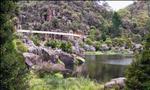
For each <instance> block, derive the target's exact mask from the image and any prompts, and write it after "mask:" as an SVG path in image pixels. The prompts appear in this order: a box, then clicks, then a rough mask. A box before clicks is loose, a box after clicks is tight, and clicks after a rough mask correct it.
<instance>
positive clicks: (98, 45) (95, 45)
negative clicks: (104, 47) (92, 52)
mask: <svg viewBox="0 0 150 90" xmlns="http://www.w3.org/2000/svg"><path fill="white" fill-rule="evenodd" d="M100 46H101V42H99V41H95V42H94V47H95V49H96V51H98V50H100Z"/></svg>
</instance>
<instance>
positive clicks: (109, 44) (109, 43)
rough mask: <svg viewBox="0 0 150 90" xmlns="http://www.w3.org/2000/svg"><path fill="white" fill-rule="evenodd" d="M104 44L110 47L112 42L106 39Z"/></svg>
mask: <svg viewBox="0 0 150 90" xmlns="http://www.w3.org/2000/svg"><path fill="white" fill-rule="evenodd" d="M105 43H106V44H107V45H108V46H112V40H111V39H110V38H107V39H106V41H105Z"/></svg>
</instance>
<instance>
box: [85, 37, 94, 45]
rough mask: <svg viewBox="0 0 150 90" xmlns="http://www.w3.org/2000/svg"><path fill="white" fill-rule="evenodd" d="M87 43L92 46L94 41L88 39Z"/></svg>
mask: <svg viewBox="0 0 150 90" xmlns="http://www.w3.org/2000/svg"><path fill="white" fill-rule="evenodd" d="M85 43H87V44H88V45H92V44H93V41H92V40H91V39H90V38H86V39H85Z"/></svg>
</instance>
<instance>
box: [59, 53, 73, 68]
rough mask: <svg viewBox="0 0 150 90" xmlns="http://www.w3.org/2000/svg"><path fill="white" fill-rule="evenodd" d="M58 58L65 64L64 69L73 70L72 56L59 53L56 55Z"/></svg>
mask: <svg viewBox="0 0 150 90" xmlns="http://www.w3.org/2000/svg"><path fill="white" fill-rule="evenodd" d="M58 56H59V59H60V60H61V61H62V62H63V63H64V64H65V67H66V68H67V69H71V70H73V66H74V58H73V56H72V55H70V54H67V53H65V52H61V53H59V54H58Z"/></svg>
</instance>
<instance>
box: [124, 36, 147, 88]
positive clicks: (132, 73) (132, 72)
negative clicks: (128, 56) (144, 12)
mask: <svg viewBox="0 0 150 90" xmlns="http://www.w3.org/2000/svg"><path fill="white" fill-rule="evenodd" d="M126 78H127V82H126V86H127V87H126V88H127V90H150V34H149V35H148V37H147V39H146V43H145V45H144V50H143V51H142V52H141V54H139V55H137V57H136V59H135V60H134V61H133V63H132V64H131V65H130V66H129V67H128V69H127V71H126Z"/></svg>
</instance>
